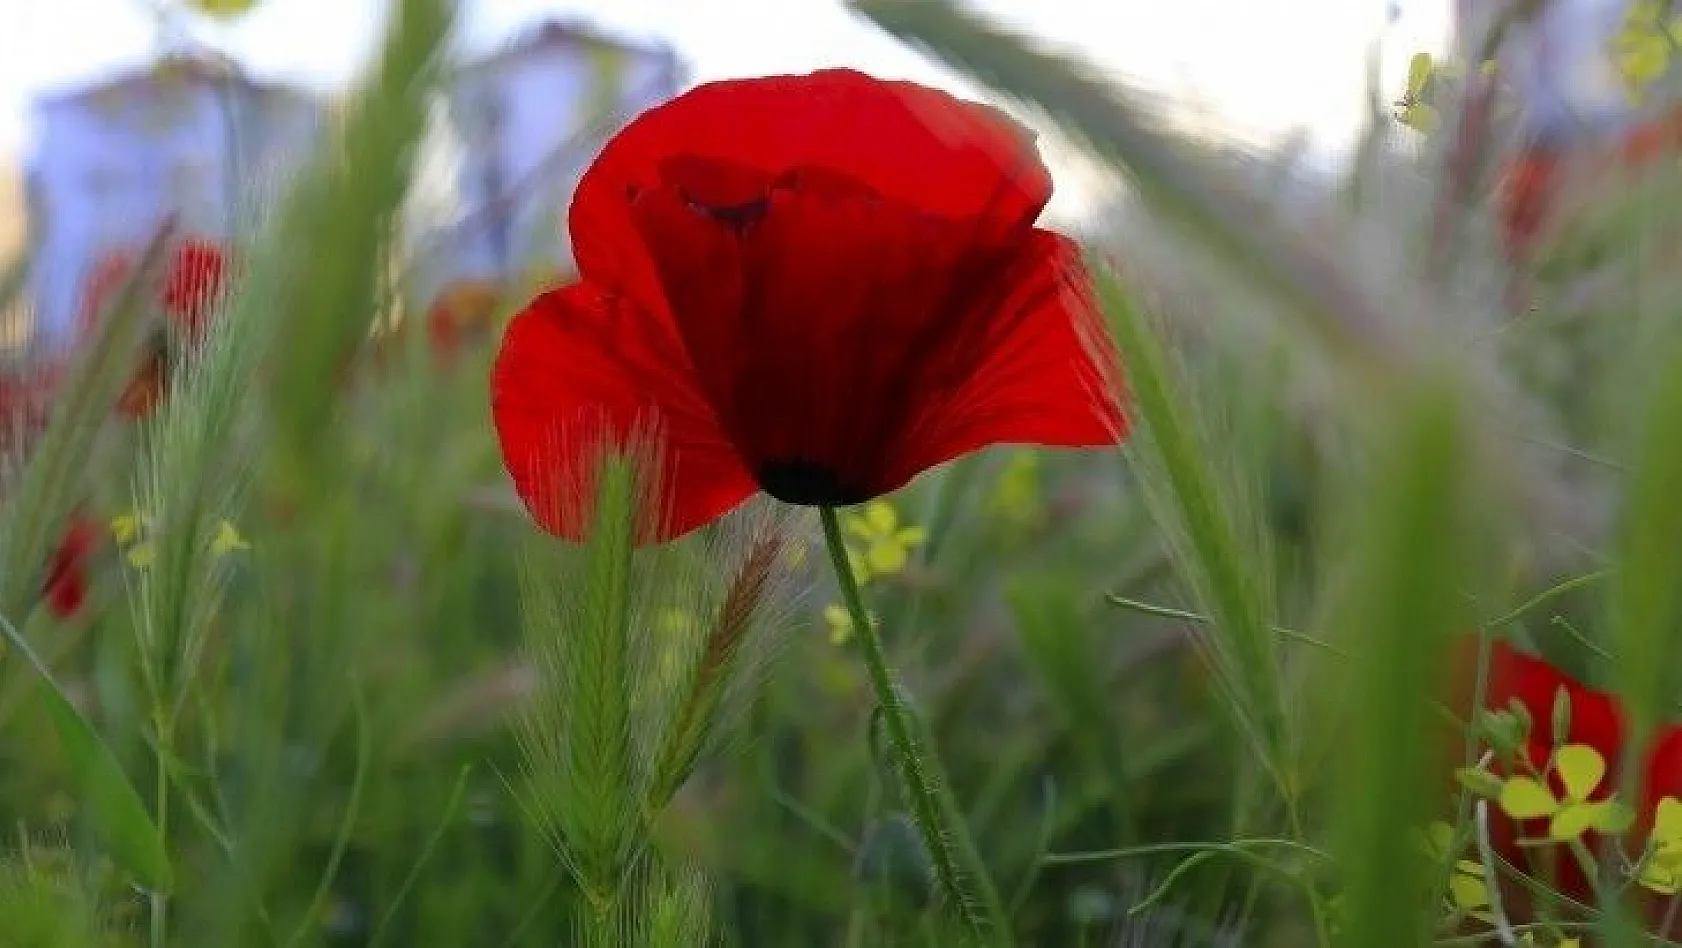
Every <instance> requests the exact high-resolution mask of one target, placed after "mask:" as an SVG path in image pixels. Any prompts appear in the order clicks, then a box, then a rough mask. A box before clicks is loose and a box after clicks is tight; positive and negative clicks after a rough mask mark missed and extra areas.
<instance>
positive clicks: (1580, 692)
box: [1484, 641, 1682, 925]
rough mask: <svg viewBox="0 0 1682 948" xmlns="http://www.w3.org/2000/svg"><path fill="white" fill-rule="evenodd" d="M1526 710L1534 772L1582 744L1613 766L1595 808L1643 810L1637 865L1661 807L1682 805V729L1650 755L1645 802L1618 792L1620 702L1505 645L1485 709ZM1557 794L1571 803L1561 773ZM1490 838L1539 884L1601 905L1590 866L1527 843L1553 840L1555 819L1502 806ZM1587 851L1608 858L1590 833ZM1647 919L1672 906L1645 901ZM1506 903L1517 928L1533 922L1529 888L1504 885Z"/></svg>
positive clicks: (1493, 816)
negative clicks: (1564, 702)
mask: <svg viewBox="0 0 1682 948" xmlns="http://www.w3.org/2000/svg"><path fill="white" fill-rule="evenodd" d="M1561 693H1563V694H1564V695H1565V696H1566V697H1567V698H1568V699H1569V703H1570V704H1569V707H1570V713H1569V716H1568V721H1567V728H1566V731H1565V733H1559V734H1556V733H1555V727H1554V725H1555V721H1554V704H1555V701H1556V697H1557V696H1558V695H1560V694H1561ZM1514 702H1516V703H1518V704H1519V705H1522V706H1523V707H1524V709H1525V711H1526V712H1527V713H1528V715H1529V717H1530V720H1531V725H1530V732H1529V736H1528V739H1527V741H1526V745H1525V748H1524V750H1525V754H1526V756H1528V757H1529V759H1530V765H1531V767H1533V768H1535V769H1536V770H1537V771H1542V770H1544V769H1546V768H1547V767H1548V761H1549V758H1550V757H1551V756H1552V755H1553V753H1554V750H1555V748H1556V747H1559V746H1563V745H1567V744H1580V745H1585V746H1588V747H1592V748H1594V750H1595V751H1597V752H1598V753H1599V754H1600V756H1601V758H1602V759H1603V760H1604V761H1605V763H1606V774H1607V776H1606V777H1605V779H1604V780H1602V781H1601V783H1600V785H1599V786H1598V787H1597V788H1595V790H1594V792H1593V793H1591V794H1590V796H1589V799H1590V800H1604V799H1606V798H1607V797H1609V796H1610V795H1611V794H1612V793H1613V792H1615V791H1616V792H1618V795H1619V798H1620V799H1622V800H1624V802H1626V803H1628V804H1630V805H1631V806H1633V807H1635V813H1636V820H1635V824H1634V826H1633V828H1632V829H1631V830H1630V832H1629V833H1628V835H1627V836H1626V837H1625V840H1624V842H1625V845H1626V848H1627V849H1628V850H1629V852H1628V853H1627V855H1628V856H1629V857H1630V858H1631V859H1632V860H1633V859H1635V858H1637V857H1639V855H1640V852H1639V851H1640V848H1641V846H1642V845H1643V844H1644V843H1645V842H1646V839H1647V835H1648V833H1649V832H1650V831H1651V829H1652V826H1653V817H1654V813H1655V810H1656V808H1657V807H1658V804H1659V801H1660V800H1661V799H1663V798H1664V797H1667V796H1670V797H1677V798H1682V728H1677V727H1675V726H1670V727H1665V728H1663V729H1661V730H1660V732H1659V733H1658V734H1657V735H1656V737H1655V738H1654V740H1653V742H1652V743H1651V745H1649V746H1648V747H1647V748H1646V749H1645V751H1644V752H1643V753H1644V754H1645V760H1644V762H1643V771H1642V772H1643V774H1644V775H1645V776H1644V783H1645V786H1643V787H1642V788H1641V791H1640V792H1639V793H1638V794H1630V793H1624V792H1622V791H1621V790H1619V788H1618V787H1617V776H1616V775H1617V774H1618V772H1619V767H1620V766H1621V764H1622V763H1623V761H1624V759H1625V753H1624V752H1625V744H1626V742H1627V737H1628V733H1629V730H1628V724H1627V721H1626V716H1625V714H1624V711H1623V709H1622V707H1620V705H1619V703H1618V700H1617V698H1616V697H1615V696H1614V695H1611V694H1609V693H1607V692H1604V691H1598V690H1596V689H1593V688H1589V687H1587V686H1585V685H1584V684H1582V683H1581V682H1579V681H1577V680H1576V679H1574V678H1572V677H1571V676H1569V675H1567V674H1565V673H1564V672H1562V671H1560V670H1559V669H1558V668H1555V667H1554V666H1553V665H1550V664H1549V663H1547V662H1546V661H1544V660H1542V659H1540V658H1536V657H1534V656H1530V655H1526V654H1524V653H1522V652H1519V651H1518V650H1516V649H1514V648H1512V647H1511V646H1510V645H1508V644H1506V643H1505V642H1501V641H1497V642H1495V643H1493V645H1492V648H1491V653H1490V665H1489V677H1488V685H1487V688H1486V691H1485V699H1484V706H1485V707H1487V708H1489V709H1490V710H1504V709H1507V708H1508V707H1510V705H1511V704H1512V703H1514ZM1549 779H1550V782H1551V784H1552V786H1551V789H1552V791H1553V792H1554V794H1556V795H1558V796H1559V797H1560V798H1561V799H1563V798H1564V795H1565V788H1564V785H1563V783H1562V782H1561V780H1560V777H1559V774H1558V772H1557V770H1555V771H1551V772H1550V773H1549ZM1489 813H1490V835H1491V842H1492V845H1493V846H1494V848H1495V849H1496V851H1497V852H1498V853H1499V854H1500V855H1501V857H1502V858H1503V859H1504V860H1506V861H1507V862H1509V863H1511V864H1513V865H1514V866H1518V867H1520V868H1523V869H1525V870H1526V871H1527V872H1528V873H1529V874H1530V875H1532V876H1533V877H1534V878H1539V879H1540V878H1547V877H1548V876H1549V873H1550V872H1551V873H1552V877H1553V879H1554V885H1555V887H1556V888H1557V889H1558V891H1559V892H1560V893H1561V894H1563V895H1566V896H1569V897H1570V898H1572V899H1575V900H1576V901H1578V902H1580V903H1583V904H1587V905H1593V904H1594V902H1595V893H1594V887H1593V885H1592V884H1591V883H1590V881H1589V878H1588V876H1587V875H1586V874H1585V872H1584V870H1583V868H1582V866H1581V865H1580V864H1579V863H1578V862H1577V861H1576V860H1575V859H1573V858H1570V854H1569V853H1560V852H1553V855H1556V856H1559V858H1556V859H1553V860H1551V862H1550V860H1548V859H1547V857H1546V855H1545V853H1547V852H1549V851H1554V850H1557V849H1558V847H1543V849H1542V850H1540V851H1539V850H1537V849H1535V848H1533V847H1524V846H1521V845H1520V844H1519V839H1521V838H1524V839H1546V838H1547V836H1548V822H1549V821H1548V819H1547V818H1542V819H1538V820H1523V821H1518V820H1513V819H1510V818H1508V817H1507V816H1505V814H1504V813H1503V812H1502V811H1501V809H1500V808H1499V807H1497V806H1492V807H1491V808H1490V811H1489ZM1583 841H1584V843H1585V844H1586V845H1587V846H1588V848H1589V850H1590V851H1591V852H1596V853H1598V852H1600V846H1601V841H1600V840H1599V839H1598V838H1597V834H1595V833H1593V832H1592V831H1591V832H1588V833H1585V834H1584V837H1583ZM1641 891H1643V893H1644V896H1645V898H1646V903H1647V904H1646V909H1647V912H1646V914H1647V917H1648V921H1649V923H1650V924H1653V925H1657V924H1659V922H1660V919H1662V917H1663V915H1664V909H1665V907H1666V904H1665V903H1666V902H1668V899H1661V898H1659V897H1657V896H1655V895H1652V894H1651V893H1645V892H1644V890H1641ZM1502 892H1503V895H1504V897H1505V898H1504V902H1505V904H1506V906H1507V908H1508V911H1509V914H1511V915H1512V917H1513V918H1514V919H1515V920H1523V919H1526V918H1528V917H1530V916H1531V908H1530V906H1531V895H1530V894H1529V893H1528V892H1527V891H1526V890H1525V889H1524V888H1523V887H1521V886H1517V885H1503V888H1502Z"/></svg>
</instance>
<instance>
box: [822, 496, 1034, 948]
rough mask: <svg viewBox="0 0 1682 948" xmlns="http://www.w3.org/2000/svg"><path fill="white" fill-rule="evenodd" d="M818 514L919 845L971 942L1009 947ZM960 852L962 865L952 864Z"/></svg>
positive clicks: (837, 528) (829, 518)
mask: <svg viewBox="0 0 1682 948" xmlns="http://www.w3.org/2000/svg"><path fill="white" fill-rule="evenodd" d="M820 514H821V517H822V520H823V535H824V542H825V545H826V546H827V547H828V549H829V558H830V562H831V563H832V564H833V565H834V567H835V578H836V582H837V583H838V584H839V585H840V587H841V600H842V602H843V603H845V604H846V607H847V614H848V615H849V616H851V617H852V620H853V629H854V632H855V634H856V635H857V636H858V641H859V644H860V645H861V646H862V647H863V650H864V663H865V668H866V670H867V671H868V672H869V674H870V684H871V687H872V688H873V689H874V690H875V692H876V701H877V704H878V705H879V706H880V708H881V712H882V725H883V728H884V730H885V731H886V734H887V738H888V744H889V746H890V748H891V750H892V751H893V756H894V764H895V766H896V767H897V768H898V770H899V775H900V779H901V781H902V782H903V783H904V785H905V796H906V799H907V802H908V804H909V805H910V807H911V815H912V817H913V819H914V820H915V821H916V824H917V829H918V830H919V831H920V832H921V834H922V837H923V844H924V845H925V846H926V847H927V848H928V851H929V858H930V860H931V861H932V863H933V865H934V870H935V876H936V878H937V879H938V880H939V883H940V888H941V890H942V891H943V893H944V894H945V896H946V897H947V898H948V899H949V900H950V901H951V902H952V904H953V907H954V908H956V909H957V911H958V914H959V917H960V918H961V919H962V921H963V923H964V925H965V927H967V928H968V929H969V931H970V934H971V935H972V936H973V937H974V938H975V939H976V940H978V941H979V940H990V941H992V942H993V943H994V944H1010V943H1011V938H1010V919H1009V918H1008V917H1006V915H1005V909H1004V903H1003V901H1001V900H1000V898H999V893H998V890H997V889H996V888H995V887H994V885H993V883H992V880H991V879H990V878H989V877H988V875H987V871H986V869H985V867H983V866H982V865H981V864H980V859H979V858H977V857H976V855H975V844H974V842H973V841H972V840H971V838H970V835H969V830H968V828H967V827H966V826H964V822H963V818H962V816H961V815H960V814H958V813H957V812H956V807H954V806H952V805H951V802H950V800H949V798H946V797H945V796H944V795H943V794H942V793H941V792H940V788H939V786H938V785H937V781H936V777H935V767H936V766H938V765H937V764H936V763H935V761H934V759H933V756H932V755H930V754H927V753H926V752H925V751H924V749H923V748H920V747H918V746H917V737H916V734H917V727H916V725H915V723H914V722H913V721H912V717H911V710H910V709H909V708H907V707H906V706H905V702H904V701H903V700H902V699H901V698H900V695H899V688H898V686H897V685H895V683H894V680H893V673H892V672H891V671H890V670H889V669H888V659H887V655H886V653H885V651H884V650H883V648H882V639H881V636H880V635H879V634H878V633H877V631H876V627H875V625H874V624H873V623H872V622H871V621H870V617H869V613H868V612H866V610H865V608H864V597H863V596H862V595H861V594H860V593H859V585H858V580H857V579H856V578H855V577H854V576H853V570H852V566H851V565H850V564H849V563H848V561H847V546H846V543H845V541H843V540H842V538H841V523H840V521H839V519H838V518H837V517H836V515H835V509H834V508H832V507H823V508H821V509H820ZM955 850H956V851H955ZM960 853H961V854H962V856H963V858H964V861H965V862H967V863H969V865H967V866H960V865H959V864H958V863H959V854H960ZM966 876H967V877H968V881H969V882H970V883H971V884H973V885H974V886H975V887H976V889H977V890H979V892H980V895H981V904H980V905H979V906H978V905H976V904H975V902H974V900H972V899H971V898H970V895H969V891H968V889H967V887H966V885H965V877H966Z"/></svg>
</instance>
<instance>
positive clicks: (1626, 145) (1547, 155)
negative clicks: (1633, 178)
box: [1500, 109, 1682, 260]
mask: <svg viewBox="0 0 1682 948" xmlns="http://www.w3.org/2000/svg"><path fill="white" fill-rule="evenodd" d="M1678 155H1682V109H1677V110H1674V111H1672V112H1670V113H1669V114H1667V115H1663V116H1661V117H1659V118H1655V119H1652V120H1650V121H1647V122H1643V123H1641V124H1640V125H1637V126H1636V127H1634V128H1633V129H1631V130H1629V131H1627V132H1625V133H1624V134H1623V135H1622V136H1620V137H1618V138H1617V139H1615V140H1613V141H1611V142H1609V143H1608V142H1594V141H1589V142H1583V143H1580V144H1578V145H1576V146H1574V147H1571V148H1568V149H1561V148H1558V147H1554V146H1549V145H1543V144H1538V145H1535V146H1532V147H1530V148H1528V149H1526V150H1525V151H1524V152H1523V153H1521V154H1520V155H1519V157H1518V158H1517V160H1515V161H1514V162H1513V163H1512V164H1511V165H1509V166H1508V168H1507V172H1506V176H1505V180H1504V181H1503V183H1502V191H1501V198H1500V217H1501V227H1502V232H1503V236H1504V237H1505V240H1506V249H1507V254H1508V256H1509V257H1511V258H1513V259H1515V260H1520V259H1524V258H1525V257H1528V256H1529V254H1530V253H1531V251H1532V250H1533V249H1534V247H1535V244H1536V241H1537V239H1538V238H1539V237H1540V236H1541V234H1542V232H1543V229H1544V228H1545V227H1547V226H1548V225H1550V224H1552V223H1553V222H1554V221H1555V220H1556V219H1557V218H1558V217H1559V216H1560V215H1561V214H1562V213H1563V212H1565V211H1566V210H1568V208H1567V207H1566V204H1567V201H1566V198H1567V197H1568V195H1567V194H1566V193H1565V188H1566V186H1567V181H1568V180H1570V181H1584V182H1591V181H1593V180H1595V179H1598V178H1601V177H1603V176H1605V175H1608V174H1610V173H1612V172H1614V171H1619V170H1621V171H1633V170H1643V169H1646V168H1649V167H1651V166H1653V165H1654V164H1656V163H1657V162H1658V161H1660V160H1662V159H1664V158H1666V157H1671V158H1675V157H1677V156H1678ZM1567 172H1570V174H1569V175H1568V174H1567Z"/></svg>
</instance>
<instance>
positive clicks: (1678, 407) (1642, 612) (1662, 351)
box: [1607, 300, 1682, 786]
mask: <svg viewBox="0 0 1682 948" xmlns="http://www.w3.org/2000/svg"><path fill="white" fill-rule="evenodd" d="M1651 305H1655V306H1660V307H1664V310H1663V311H1662V312H1655V313H1652V314H1651V317H1650V318H1651V319H1652V320H1653V321H1654V322H1655V323H1656V325H1653V326H1651V327H1650V328H1649V330H1648V333H1646V334H1637V337H1636V339H1635V340H1634V342H1635V343H1636V345H1637V346H1638V347H1640V348H1637V349H1636V350H1635V351H1633V352H1632V353H1631V354H1630V358H1629V362H1630V363H1632V364H1633V366H1634V367H1635V368H1636V369H1637V371H1634V372H1631V373H1629V374H1630V375H1632V376H1635V377H1636V381H1635V382H1634V383H1633V384H1632V386H1631V387H1632V388H1633V389H1634V390H1635V391H1633V392H1632V393H1631V395H1632V396H1633V397H1632V404H1629V408H1628V411H1629V415H1630V417H1631V419H1632V420H1633V422H1634V423H1633V425H1632V427H1633V428H1634V435H1635V438H1634V443H1633V445H1632V446H1631V449H1632V450H1631V457H1630V460H1631V462H1632V464H1631V468H1632V473H1631V474H1630V476H1629V477H1628V479H1627V480H1626V481H1625V485H1626V486H1625V493H1624V496H1623V498H1622V509H1621V510H1620V511H1619V517H1618V523H1617V525H1616V528H1615V534H1614V542H1615V544H1616V549H1617V554H1618V558H1617V560H1616V562H1617V564H1618V568H1617V571H1616V572H1614V573H1613V574H1612V576H1611V577H1610V578H1609V580H1608V581H1607V586H1608V596H1609V603H1608V611H1609V615H1608V617H1607V618H1608V623H1609V626H1610V629H1609V631H1610V638H1611V642H1610V644H1611V646H1612V649H1611V650H1612V651H1613V653H1614V654H1615V655H1616V658H1617V660H1616V661H1615V662H1614V663H1613V672H1614V674H1615V676H1616V683H1617V685H1618V689H1619V691H1620V692H1621V693H1622V695H1623V697H1624V699H1625V702H1626V704H1625V707H1626V708H1628V711H1629V715H1630V719H1631V722H1630V723H1631V730H1632V734H1631V736H1630V740H1631V741H1632V742H1636V746H1641V744H1643V743H1645V741H1646V740H1647V735H1650V734H1652V733H1653V730H1654V729H1655V728H1656V727H1658V726H1659V725H1660V724H1662V723H1663V722H1664V721H1665V719H1667V718H1668V717H1670V716H1671V708H1672V699H1673V698H1674V697H1675V695H1676V694H1677V687H1678V685H1679V684H1682V674H1679V673H1682V659H1679V656H1682V497H1679V496H1678V494H1677V491H1676V485H1677V484H1678V483H1682V321H1679V316H1682V311H1677V310H1675V309H1672V308H1671V307H1674V305H1675V304H1674V302H1673V301H1672V300H1664V301H1654V302H1653V304H1651ZM1643 336H1646V338H1643ZM1655 336H1656V337H1657V338H1653V337H1655ZM1627 757H1628V758H1629V759H1628V760H1626V761H1625V767H1626V773H1625V774H1624V778H1623V779H1625V780H1634V781H1639V780H1640V778H1641V775H1640V774H1638V773H1636V772H1634V771H1635V769H1636V768H1639V767H1640V766H1642V763H1643V762H1642V760H1641V755H1639V754H1629V755H1627ZM1625 785H1626V786H1631V785H1633V786H1639V785H1640V784H1639V782H1637V783H1634V784H1627V783H1626V784H1625Z"/></svg>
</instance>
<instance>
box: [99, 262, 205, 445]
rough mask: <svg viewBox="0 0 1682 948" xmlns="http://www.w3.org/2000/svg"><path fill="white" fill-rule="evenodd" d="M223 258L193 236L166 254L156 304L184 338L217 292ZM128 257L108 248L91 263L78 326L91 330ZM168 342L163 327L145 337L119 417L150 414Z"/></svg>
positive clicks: (165, 370) (199, 327)
mask: <svg viewBox="0 0 1682 948" xmlns="http://www.w3.org/2000/svg"><path fill="white" fill-rule="evenodd" d="M226 268H227V260H226V257H225V255H224V254H223V253H222V250H221V248H219V247H217V246H216V245H215V244H212V243H208V242H206V241H203V240H198V239H188V240H184V241H182V242H181V243H180V244H179V245H178V246H177V247H176V248H175V251H174V253H173V254H172V255H171V257H170V263H169V269H168V271H166V272H165V274H164V280H163V285H162V286H161V287H160V288H159V292H158V305H160V306H161V307H162V308H163V311H164V312H165V313H166V314H167V315H168V316H169V318H170V321H171V322H172V323H174V324H175V326H176V328H177V330H178V331H179V332H180V333H181V335H182V337H183V338H184V339H185V340H186V342H187V343H188V344H192V343H194V342H196V341H197V340H198V339H199V338H200V337H201V336H202V335H203V333H204V329H205V326H206V324H207V321H208V319H209V316H210V314H211V312H213V309H214V306H215V304H216V300H217V296H218V294H220V293H221V290H222V284H223V281H224V279H225V278H226ZM133 269H134V260H133V259H132V258H131V257H129V256H127V255H125V254H120V253H119V254H112V255H109V256H107V257H105V258H104V259H102V260H101V261H100V262H99V263H98V264H96V265H95V267H94V270H93V273H92V275H91V276H89V278H88V282H87V285H86V289H85V291H84V294H83V304H82V315H81V319H82V330H83V333H84V335H85V334H87V333H89V332H91V331H92V330H93V326H94V323H95V321H97V320H98V319H99V317H100V316H101V314H102V313H103V312H104V310H105V308H106V306H108V305H109V304H110V302H111V297H112V295H113V294H115V293H116V292H117V291H118V290H120V289H121V288H122V286H123V284H124V283H125V282H126V281H127V280H128V279H129V275H130V274H131V273H132V272H133ZM169 365H170V346H169V337H168V335H167V333H158V334H156V335H154V336H152V337H151V338H150V339H148V341H147V343H146V351H145V352H144V353H143V354H142V355H141V363H140V366H139V368H137V369H136V370H135V376H134V378H133V379H132V380H131V381H130V382H129V384H128V387H127V388H126V389H124V391H123V394H122V396H121V398H120V399H119V401H118V403H117V410H118V412H119V413H120V414H122V415H123V416H124V417H125V418H143V417H145V416H146V415H149V414H151V412H152V410H153V409H154V408H156V407H157V405H158V402H160V401H161V400H162V399H163V393H164V387H165V385H166V384H167V382H168V376H169Z"/></svg>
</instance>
